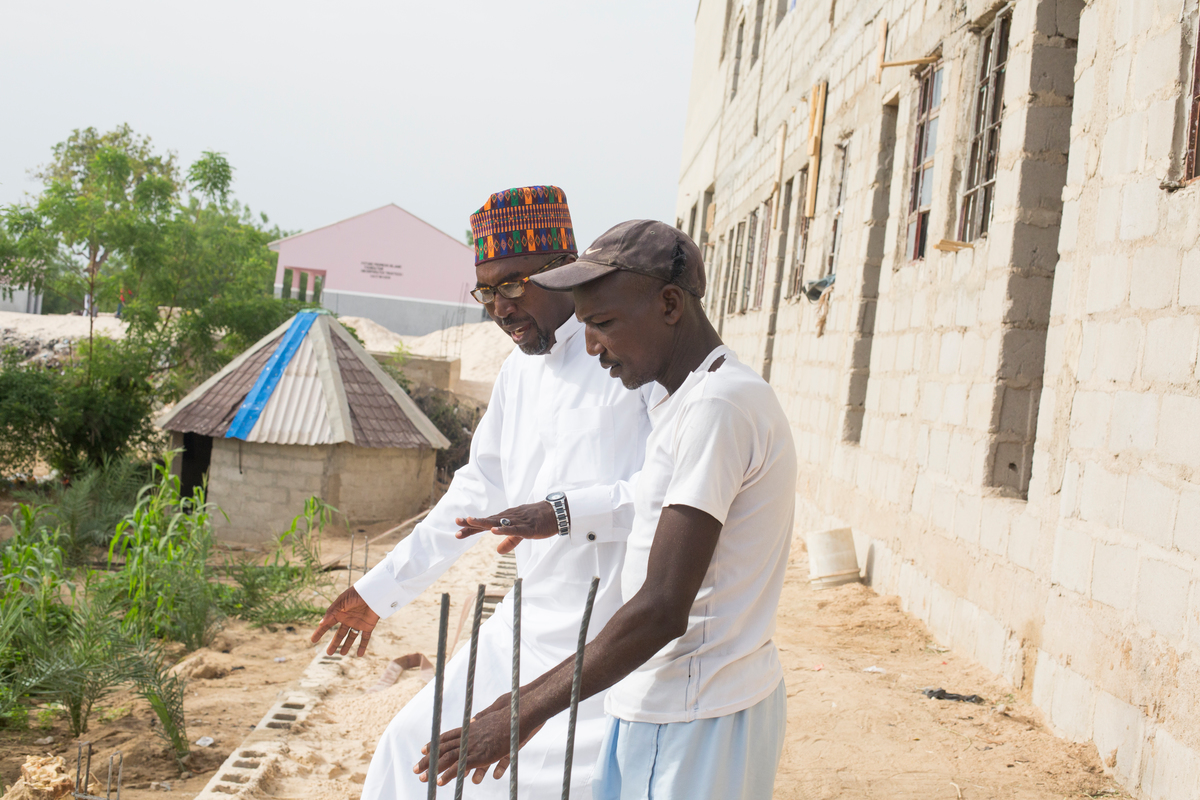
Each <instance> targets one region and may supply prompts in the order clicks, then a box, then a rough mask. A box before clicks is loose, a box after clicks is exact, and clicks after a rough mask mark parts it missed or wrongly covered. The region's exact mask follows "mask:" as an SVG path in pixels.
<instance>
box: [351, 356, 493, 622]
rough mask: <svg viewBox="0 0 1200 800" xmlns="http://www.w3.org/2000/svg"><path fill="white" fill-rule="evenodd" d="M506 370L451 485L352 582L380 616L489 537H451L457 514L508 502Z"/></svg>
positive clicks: (485, 510)
mask: <svg viewBox="0 0 1200 800" xmlns="http://www.w3.org/2000/svg"><path fill="white" fill-rule="evenodd" d="M504 375H505V371H504V370H503V369H502V370H501V373H500V376H498V378H497V380H496V385H495V387H493V389H492V398H491V400H490V401H489V403H488V409H487V411H485V412H484V414H483V418H482V419H480V420H479V425H478V426H477V427H476V428H475V434H474V436H473V437H472V439H471V457H470V460H469V461H468V462H467V463H466V464H465V465H464V466H462V467H460V468H459V469H458V470H457V471H456V472H455V473H454V479H453V480H452V481H451V482H450V488H449V490H447V492H446V494H445V495H444V496H443V497H442V499H441V500H439V501H438V503H437V505H436V506H434V507H433V510H432V511H430V512H429V515H428V516H427V517H425V519H424V520H423V521H422V522H421V524H419V525H418V526H417V527H416V528H415V529H413V532H412V533H410V534H409V535H408V536H407V537H405V539H404V540H403V541H401V542H400V543H399V544H397V545H396V546H395V547H394V548H393V549H392V551H391V552H390V553H388V554H387V556H386V557H384V559H383V560H382V561H380V562H379V563H378V564H376V565H375V566H374V567H373V568H372V569H371V570H370V571H369V572H368V573H367V574H366V575H364V576H362V577H361V578H359V579H358V581H357V582H356V583H355V584H354V588H356V589H357V590H358V593H359V594H360V595H362V598H363V600H365V601H366V603H367V605H368V606H370V607H371V610H372V611H374V612H375V613H376V614H378V615H379V616H380V617H388V616H391V615H392V614H394V613H395V612H396V611H397V610H398V609H399V608H400V607H401V606H403V605H407V604H408V603H409V602H411V601H412V600H413V598H415V597H416V596H417V595H419V594H420V593H421V592H423V591H424V590H425V589H426V588H428V587H429V585H430V584H432V583H433V582H434V581H436V580H437V579H438V578H439V577H441V575H442V573H444V572H445V571H446V570H447V569H449V568H450V566H451V565H452V564H453V563H454V562H455V561H456V560H457V559H458V557H459V556H460V555H462V554H463V553H464V552H466V551H467V550H468V549H470V548H471V547H472V546H473V545H475V544H476V543H477V542H479V541H480V540H482V539H485V538H490V537H489V536H487V535H486V534H477V535H475V536H470V537H467V538H466V539H457V538H455V536H454V534H456V533H457V532H458V531H459V530H460V528H459V526H458V525H457V524H455V522H454V518H455V517H469V516H475V517H482V516H487V515H488V514H489V513H492V511H494V510H495V509H497V508H507V507H508V499H507V496H506V493H505V490H504V474H503V472H502V470H501V467H500V434H501V429H502V427H503V420H504V395H505V392H504V385H505V381H504Z"/></svg>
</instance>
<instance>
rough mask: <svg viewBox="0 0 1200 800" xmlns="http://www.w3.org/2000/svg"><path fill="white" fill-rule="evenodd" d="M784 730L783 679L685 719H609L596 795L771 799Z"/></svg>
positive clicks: (607, 799)
mask: <svg viewBox="0 0 1200 800" xmlns="http://www.w3.org/2000/svg"><path fill="white" fill-rule="evenodd" d="M786 729H787V691H786V690H785V689H784V685H783V681H780V682H779V686H778V687H777V688H776V689H775V691H774V692H773V693H772V694H771V695H769V696H768V697H766V698H765V699H763V700H760V701H759V702H758V703H757V704H755V705H753V706H751V707H750V708H747V709H745V710H744V711H739V712H737V713H736V714H729V715H727V716H724V717H714V718H712V719H698V720H694V721H692V722H668V723H665V724H661V725H660V724H654V723H651V722H626V721H625V720H621V719H616V718H613V717H609V721H608V733H607V734H606V735H605V737H604V743H603V744H602V745H601V748H600V760H599V761H597V762H596V772H595V775H594V776H593V778H592V796H593V797H594V798H595V800H706V798H712V800H770V798H771V794H772V793H773V792H774V790H775V770H776V769H777V768H778V767H779V757H780V754H781V753H782V752H783V735H784V731H785V730H786Z"/></svg>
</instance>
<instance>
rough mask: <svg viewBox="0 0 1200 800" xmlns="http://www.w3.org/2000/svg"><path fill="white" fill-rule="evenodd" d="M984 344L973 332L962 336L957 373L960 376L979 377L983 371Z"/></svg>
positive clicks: (980, 337) (981, 338)
mask: <svg viewBox="0 0 1200 800" xmlns="http://www.w3.org/2000/svg"><path fill="white" fill-rule="evenodd" d="M984 348H985V342H984V339H983V337H982V336H980V335H979V334H978V333H977V332H975V331H967V332H966V333H965V334H963V340H962V350H961V352H960V354H959V361H958V371H959V374H961V375H969V376H974V375H979V374H980V373H981V372H982V369H983V357H984Z"/></svg>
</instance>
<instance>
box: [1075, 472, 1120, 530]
mask: <svg viewBox="0 0 1200 800" xmlns="http://www.w3.org/2000/svg"><path fill="white" fill-rule="evenodd" d="M1125 481H1126V479H1125V476H1124V475H1114V474H1113V473H1111V472H1109V471H1108V470H1106V469H1104V467H1102V466H1100V465H1099V464H1096V463H1095V462H1091V463H1088V464H1087V465H1086V467H1085V468H1084V471H1083V479H1082V480H1081V481H1080V484H1079V518H1080V519H1082V520H1085V521H1087V522H1094V523H1097V524H1100V525H1105V526H1107V527H1109V528H1117V527H1120V524H1121V501H1122V500H1123V498H1124V496H1125Z"/></svg>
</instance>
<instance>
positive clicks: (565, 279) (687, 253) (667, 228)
mask: <svg viewBox="0 0 1200 800" xmlns="http://www.w3.org/2000/svg"><path fill="white" fill-rule="evenodd" d="M617 270H625V271H626V272H636V273H638V274H639V275H648V276H650V277H651V278H658V279H659V280H660V281H665V282H667V283H673V284H675V285H676V286H678V287H679V288H681V289H683V290H684V291H687V292H690V293H691V294H694V295H695V296H696V297H703V296H704V284H705V278H704V258H703V256H701V255H700V248H699V247H697V246H696V243H695V242H693V241H692V237H690V236H688V235H687V234H686V233H684V232H683V231H681V230H679V229H678V228H675V227H672V226H671V225H668V224H667V223H665V222H659V221H657V220H653V219H631V220H629V221H628V222H622V223H620V224H619V225H614V226H613V227H611V228H609V229H608V230H607V231H605V232H604V233H603V234H601V235H600V238H598V239H597V240H596V241H594V242H592V244H591V246H589V247H588V248H587V249H586V250H584V251H582V252H581V253H580V254H579V258H578V259H577V260H576V261H574V262H572V263H570V264H564V265H563V266H561V267H558V268H556V269H552V270H549V271H548V272H543V273H541V274H538V275H534V276H533V278H532V280H533V282H534V283H536V284H537V285H538V286H541V287H542V288H543V289H550V290H551V291H555V292H565V291H569V290H570V289H573V288H575V287H576V286H580V285H581V284H584V283H588V282H589V281H594V280H596V279H597V278H602V277H604V276H605V275H608V274H610V273H612V272H616V271H617Z"/></svg>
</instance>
